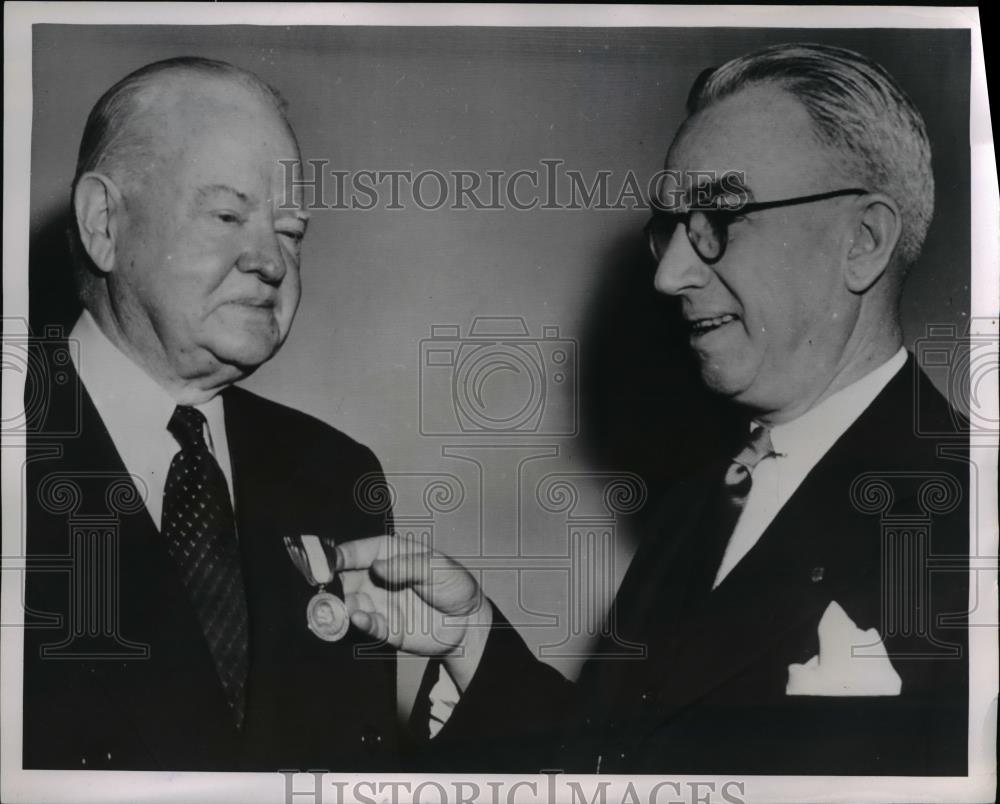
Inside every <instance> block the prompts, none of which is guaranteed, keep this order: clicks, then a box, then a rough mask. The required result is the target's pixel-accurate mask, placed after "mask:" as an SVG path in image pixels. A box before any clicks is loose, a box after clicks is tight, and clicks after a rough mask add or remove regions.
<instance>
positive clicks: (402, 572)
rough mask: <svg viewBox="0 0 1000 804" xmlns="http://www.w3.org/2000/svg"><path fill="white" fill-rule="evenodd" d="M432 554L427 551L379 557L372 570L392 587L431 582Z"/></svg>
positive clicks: (373, 563)
mask: <svg viewBox="0 0 1000 804" xmlns="http://www.w3.org/2000/svg"><path fill="white" fill-rule="evenodd" d="M430 559H431V554H430V553H428V552H426V551H421V552H406V553H399V554H397V555H395V556H393V557H391V558H377V559H376V560H375V561H373V562H372V572H373V573H374V574H375V575H376V577H378V578H380V579H381V580H383V581H385V583H386V584H387V585H389V586H390V587H402V586H414V585H417V584H429V583H431V581H432V575H431V560H430Z"/></svg>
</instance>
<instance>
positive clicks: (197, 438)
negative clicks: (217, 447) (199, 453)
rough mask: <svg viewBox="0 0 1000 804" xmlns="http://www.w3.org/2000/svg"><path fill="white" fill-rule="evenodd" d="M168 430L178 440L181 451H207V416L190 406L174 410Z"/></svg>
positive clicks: (178, 407)
mask: <svg viewBox="0 0 1000 804" xmlns="http://www.w3.org/2000/svg"><path fill="white" fill-rule="evenodd" d="M167 430H169V431H170V434H171V435H172V436H173V437H174V438H176V439H177V443H178V444H180V445H181V449H205V448H206V445H205V416H204V414H203V413H202V412H201V411H200V410H198V409H197V408H193V407H191V406H190V405H178V406H177V407H176V408H174V412H173V415H172V416H171V417H170V422H169V423H168V424H167Z"/></svg>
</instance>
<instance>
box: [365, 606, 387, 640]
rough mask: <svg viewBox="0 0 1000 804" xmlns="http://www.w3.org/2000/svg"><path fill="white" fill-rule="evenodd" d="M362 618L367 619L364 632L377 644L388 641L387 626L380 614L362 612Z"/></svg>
mask: <svg viewBox="0 0 1000 804" xmlns="http://www.w3.org/2000/svg"><path fill="white" fill-rule="evenodd" d="M363 616H365V617H367V618H368V627H367V628H366V629H363V630H365V632H366V633H367V634H369V635H370V636H372V637H373V638H374V639H375V640H376V641H378V642H388V641H389V624H388V622H387V621H386V619H385V617H384V616H383V615H382V614H379V613H378V612H377V611H376V612H364V613H363Z"/></svg>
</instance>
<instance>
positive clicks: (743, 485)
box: [726, 425, 775, 496]
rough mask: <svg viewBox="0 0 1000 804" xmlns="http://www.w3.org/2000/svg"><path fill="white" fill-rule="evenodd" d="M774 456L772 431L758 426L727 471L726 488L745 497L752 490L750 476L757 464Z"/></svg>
mask: <svg viewBox="0 0 1000 804" xmlns="http://www.w3.org/2000/svg"><path fill="white" fill-rule="evenodd" d="M774 454H775V452H774V447H773V445H772V444H771V431H770V429H769V428H767V427H764V426H763V425H757V426H756V427H755V428H754V429H753V431H752V432H751V433H750V439H749V440H748V441H747V443H746V445H745V446H744V447H743V449H742V450H740V452H739V454H738V455H737V456H736V457H735V458H733V462H732V463H731V464H730V465H729V469H728V470H727V471H726V486H728V487H729V488H730V489H731V490H732V492H733V494H735V495H737V496H745V495H746V493H747V492H749V490H750V475H751V474H752V473H753V470H754V469H755V468H756V467H757V464H759V463H760V462H761V461H762V460H764V459H765V458H769V457H771V456H772V455H774Z"/></svg>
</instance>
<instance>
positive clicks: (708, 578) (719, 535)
mask: <svg viewBox="0 0 1000 804" xmlns="http://www.w3.org/2000/svg"><path fill="white" fill-rule="evenodd" d="M776 454H777V453H776V452H775V451H774V448H773V446H772V445H771V432H770V430H769V429H768V428H767V427H764V426H763V425H756V426H755V427H754V429H753V430H752V431H751V433H750V438H749V439H748V440H747V442H746V443H745V444H744V446H743V449H741V450H740V452H739V453H738V454H737V455H736V457H735V458H733V459H732V461H731V463H730V464H729V466H728V468H727V469H726V473H725V475H724V476H723V479H722V484H721V487H720V489H719V491H718V495H717V497H716V499H715V501H714V502H710V504H709V510H708V512H707V516H706V520H705V523H704V526H703V527H704V532H703V542H702V544H703V548H702V550H703V561H702V563H701V565H700V566H701V567H702V569H701V570H700V573H701V575H700V577H701V578H702V581H701V582H700V583H698V584H695V588H696V589H697V590H698V591H697V593H696V595H695V601H701V600H704V599H706V598H705V597H704V596H705V595H707V594H709V593H710V592H711V590H712V588H713V585H714V582H715V577H716V574H717V572H718V570H719V567H720V565H721V564H722V560H723V557H724V556H725V553H726V547H727V546H728V545H729V539H730V537H731V536H732V535H733V531H734V530H735V528H736V523H737V522H738V521H739V518H740V514H741V513H742V512H743V507H744V506H745V505H746V502H747V495H748V494H749V493H750V486H751V485H752V482H753V480H752V475H753V470H754V469H755V468H756V467H757V464H759V463H760V462H761V461H762V460H764V459H765V458H769V457H772V456H774V455H776Z"/></svg>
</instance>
